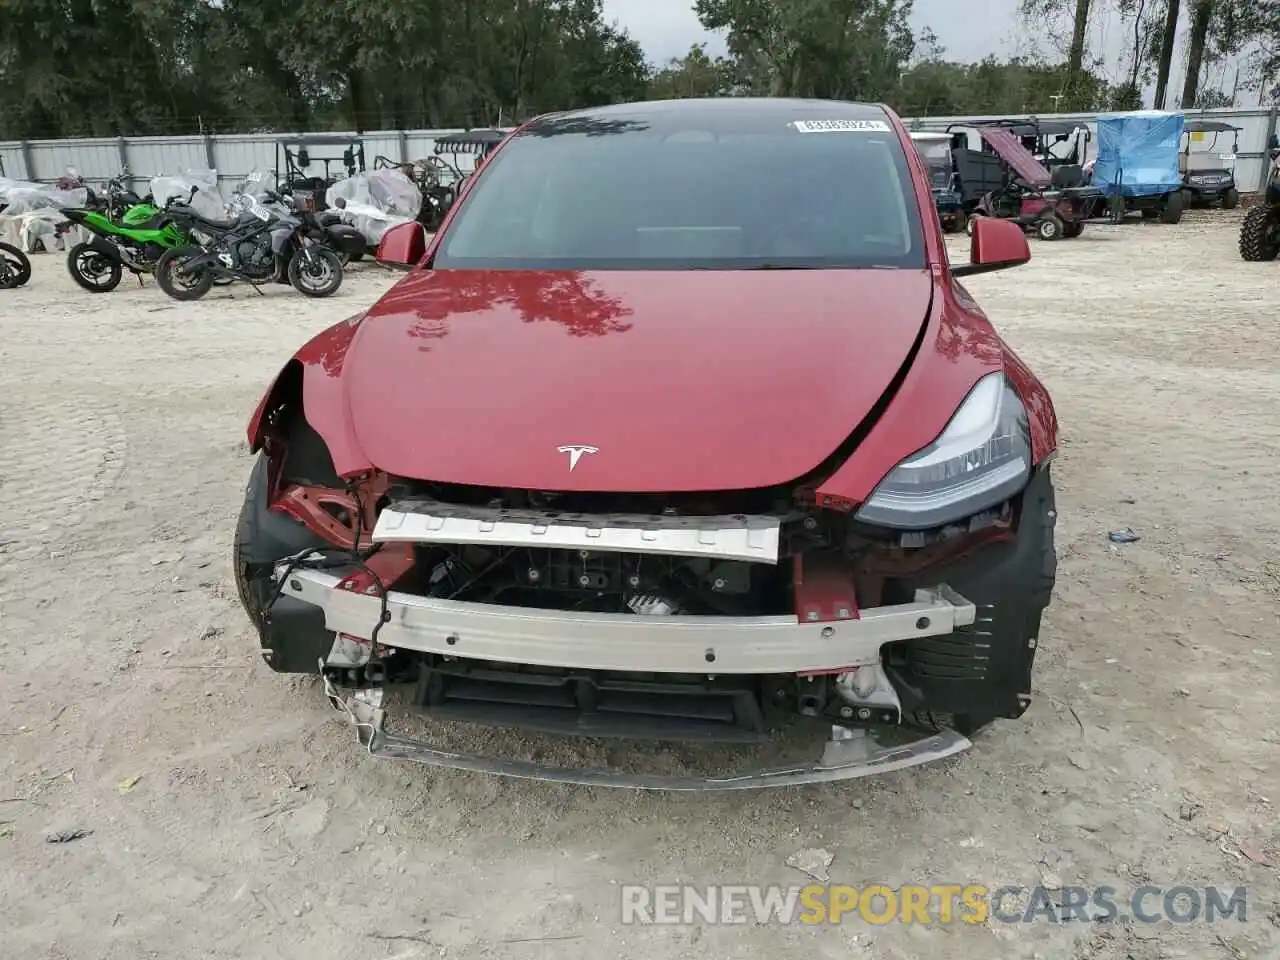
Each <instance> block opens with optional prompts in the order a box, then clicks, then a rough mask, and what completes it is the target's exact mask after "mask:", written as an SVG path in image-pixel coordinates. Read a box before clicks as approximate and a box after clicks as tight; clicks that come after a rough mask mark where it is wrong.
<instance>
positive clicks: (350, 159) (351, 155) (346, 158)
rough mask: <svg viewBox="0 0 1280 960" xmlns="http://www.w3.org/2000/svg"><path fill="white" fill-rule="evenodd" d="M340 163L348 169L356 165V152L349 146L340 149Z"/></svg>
mask: <svg viewBox="0 0 1280 960" xmlns="http://www.w3.org/2000/svg"><path fill="white" fill-rule="evenodd" d="M342 165H343V166H344V167H346V168H348V169H350V168H351V167H354V166H355V165H356V152H355V151H354V150H352V149H351V148H350V147H347V149H346V150H344V151H342Z"/></svg>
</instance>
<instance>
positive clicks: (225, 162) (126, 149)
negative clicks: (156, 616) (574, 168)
mask: <svg viewBox="0 0 1280 960" xmlns="http://www.w3.org/2000/svg"><path fill="white" fill-rule="evenodd" d="M1190 116H1192V114H1188V117H1190ZM1194 116H1197V117H1199V116H1203V117H1205V118H1206V119H1214V120H1224V121H1227V122H1229V123H1234V124H1236V125H1237V126H1239V127H1242V128H1243V130H1242V132H1241V134H1240V144H1239V150H1238V151H1237V160H1236V179H1237V182H1238V184H1239V187H1240V190H1241V192H1244V193H1248V192H1252V191H1254V190H1257V189H1258V188H1259V186H1260V185H1261V183H1262V180H1263V179H1264V178H1265V176H1266V171H1267V165H1268V156H1267V143H1268V140H1269V138H1270V136H1271V133H1272V131H1273V129H1274V127H1275V120H1276V112H1275V111H1274V110H1271V111H1268V110H1206V111H1204V112H1203V113H1196V114H1194ZM1040 118H1041V119H1044V120H1067V121H1071V120H1074V121H1078V122H1082V123H1085V124H1086V125H1088V126H1089V127H1090V128H1091V129H1092V130H1093V131H1094V133H1095V136H1094V139H1093V140H1092V141H1091V143H1090V153H1091V154H1092V153H1093V151H1094V149H1095V148H1096V146H1097V137H1096V119H1097V114H1078V113H1077V114H1065V113H1063V114H1041V115H1040ZM905 119H906V122H907V123H908V124H909V125H911V126H912V127H913V128H914V129H920V130H943V129H945V128H946V127H947V126H948V125H949V124H953V123H966V122H967V123H973V122H976V121H982V120H994V119H999V118H997V117H990V116H986V117H979V116H969V117H920V118H905ZM457 132H459V131H458V130H457V129H456V128H455V129H448V130H374V131H370V132H368V133H365V134H363V135H362V139H363V141H364V148H365V160H366V163H367V165H368V166H369V167H372V166H373V161H374V158H375V157H377V156H379V155H382V156H385V157H387V158H388V159H390V160H392V161H394V162H398V161H403V160H416V159H420V158H422V157H428V156H431V155H432V153H433V152H434V147H435V141H436V138H437V137H440V136H443V135H445V134H448V133H457ZM294 135H295V134H288V133H282V134H271V133H249V134H233V135H221V136H214V137H201V136H184V137H125V138H122V139H112V138H105V139H85V138H73V139H66V140H32V141H29V142H25V143H24V142H20V141H7V142H0V162H2V163H3V164H4V171H5V175H6V176H8V177H11V178H14V179H26V180H42V181H46V182H47V181H52V180H56V179H57V178H58V177H60V176H62V175H63V174H65V173H66V172H67V168H68V167H74V168H75V169H76V171H77V172H79V173H80V174H82V175H83V176H84V177H85V178H86V179H87V180H89V181H91V182H94V181H103V180H106V179H108V178H109V177H113V176H116V175H118V174H119V173H120V172H121V166H122V164H123V163H125V162H127V163H128V167H129V171H130V173H131V174H132V176H133V177H134V179H135V181H138V182H141V181H145V180H147V179H149V178H151V177H153V176H156V175H158V174H162V173H164V174H173V173H178V172H179V171H181V170H188V169H208V168H209V167H210V165H212V166H213V168H214V169H216V170H217V171H218V177H219V179H221V180H223V181H228V180H238V179H240V178H242V177H243V176H244V175H245V174H247V173H249V172H250V171H252V170H262V171H271V170H275V169H276V166H277V159H276V141H277V139H279V138H280V137H289V136H294ZM332 136H335V137H342V136H355V134H354V133H336V134H332ZM1202 148H1203V145H1201V144H1196V145H1194V146H1193V150H1196V149H1202ZM1229 149H1230V144H1229V143H1224V142H1223V141H1222V140H1219V142H1218V146H1217V148H1215V151H1214V152H1218V153H1225V152H1228V150H1229ZM312 152H313V154H315V155H317V156H322V155H324V152H325V151H324V150H323V149H317V150H313V151H312ZM330 152H331V154H333V155H337V154H338V153H340V148H334V150H332V151H330ZM27 158H29V160H30V167H29V168H28V163H27ZM448 159H450V160H453V159H456V160H457V161H458V165H459V167H460V168H461V169H462V170H463V171H464V172H465V171H467V170H470V169H472V164H473V160H474V158H473V157H472V156H470V155H467V154H463V155H460V156H458V157H457V158H454V157H452V156H450V157H449V158H448ZM330 166H331V169H334V165H333V164H331V165H330ZM281 172H282V171H281ZM307 172H308V173H309V174H311V175H313V176H315V175H322V174H323V173H324V165H323V164H322V163H312V165H311V167H310V168H309V169H308V171H307Z"/></svg>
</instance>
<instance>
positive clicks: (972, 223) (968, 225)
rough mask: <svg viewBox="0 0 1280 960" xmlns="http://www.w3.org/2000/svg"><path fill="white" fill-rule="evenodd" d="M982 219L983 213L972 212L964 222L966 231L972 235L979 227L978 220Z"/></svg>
mask: <svg viewBox="0 0 1280 960" xmlns="http://www.w3.org/2000/svg"><path fill="white" fill-rule="evenodd" d="M981 219H982V214H980V213H973V214H970V215H969V218H968V219H967V220H965V222H964V232H965V233H967V234H968V235H969V236H971V237H972V236H973V231H974V229H975V228H976V227H977V225H978V221H979V220H981Z"/></svg>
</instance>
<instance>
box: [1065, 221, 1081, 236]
mask: <svg viewBox="0 0 1280 960" xmlns="http://www.w3.org/2000/svg"><path fill="white" fill-rule="evenodd" d="M1082 233H1084V224H1083V223H1068V224H1067V225H1066V227H1065V228H1063V231H1062V235H1063V236H1064V237H1066V238H1067V239H1068V240H1074V239H1075V238H1076V237H1078V236H1080V234H1082Z"/></svg>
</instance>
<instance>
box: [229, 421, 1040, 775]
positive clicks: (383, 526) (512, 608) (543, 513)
mask: <svg viewBox="0 0 1280 960" xmlns="http://www.w3.org/2000/svg"><path fill="white" fill-rule="evenodd" d="M284 427H285V429H284V430H277V432H276V434H275V435H274V439H273V440H272V441H270V442H269V443H268V446H267V449H266V451H264V454H263V455H262V456H261V457H260V458H259V460H258V463H257V464H256V466H255V468H254V472H253V475H252V477H251V479H250V483H249V487H248V490H247V491H246V501H245V506H244V511H243V513H242V516H241V520H240V524H239V527H238V529H237V535H236V559H235V563H236V577H237V583H238V586H239V588H240V595H241V599H242V602H243V603H244V605H245V607H246V610H247V611H248V612H249V614H250V616H251V617H252V619H253V620H254V623H255V625H256V627H257V628H258V631H259V634H260V637H261V643H262V648H263V655H264V658H265V659H266V662H267V663H268V664H269V665H270V666H271V667H272V668H273V669H275V670H277V671H280V672H285V673H312V672H315V671H316V670H319V671H320V672H321V673H322V674H323V676H324V683H325V687H326V691H327V693H328V696H329V697H330V699H331V701H332V702H333V703H334V705H335V706H336V707H339V708H340V709H342V710H344V711H345V712H346V713H347V714H349V715H350V717H351V719H352V721H353V722H354V724H355V727H356V729H357V731H358V734H359V737H360V741H361V742H362V743H363V744H365V746H366V747H367V748H368V749H369V751H370V752H371V753H372V754H373V755H375V756H380V757H398V758H402V759H409V760H415V761H418V762H422V763H427V764H431V765H436V766H446V767H455V768H461V769H470V770H479V771H485V772H490V773H497V774H503V775H509V776H516V777H530V778H538V779H549V780H557V781H565V782H573V783H584V784H599V785H614V786H628V787H633V788H650V789H669V790H722V789H746V788H752V787H761V786H772V785H784V784H797V783H807V782H821V781H831V780H841V779H850V778H854V777H860V776H867V775H871V774H876V773H882V772H887V771H889V770H894V769H899V768H903V767H907V766H914V765H916V764H920V763H925V762H928V761H931V760H935V759H940V758H942V757H946V756H950V755H953V754H955V753H958V752H960V751H961V750H963V749H965V748H966V747H967V746H969V740H968V739H967V735H970V734H972V733H973V731H975V730H977V729H979V728H980V727H982V726H984V725H985V724H987V723H989V722H990V721H992V720H994V719H996V718H1000V717H1017V716H1020V715H1021V714H1022V712H1023V711H1024V710H1025V709H1026V707H1027V704H1028V703H1029V696H1030V676H1031V666H1032V661H1033V659H1034V654H1035V647H1036V640H1037V636H1038V631H1039V622H1040V616H1041V613H1042V611H1043V609H1044V608H1045V606H1046V605H1047V603H1048V600H1049V593H1050V590H1051V588H1052V584H1053V574H1054V570H1053V559H1052V558H1053V546H1052V528H1053V521H1054V516H1055V514H1054V506H1053V490H1052V485H1051V483H1050V479H1049V473H1048V469H1047V468H1041V469H1040V470H1037V471H1035V472H1033V473H1032V474H1031V476H1030V480H1029V482H1026V483H1025V484H1024V485H1022V486H1021V488H1020V489H1019V490H1018V491H1017V492H1016V493H1014V494H1013V495H1011V496H1009V497H1008V499H1006V500H1003V501H1002V502H1000V503H998V504H995V505H992V506H990V507H989V508H988V509H984V510H981V511H979V512H978V513H975V514H973V515H971V516H968V517H966V518H965V519H964V520H963V521H960V522H952V523H945V524H941V525H939V526H935V527H932V528H929V529H923V530H922V529H915V530H901V529H894V528H892V527H890V526H886V525H883V524H881V525H877V524H875V523H868V522H866V521H865V520H863V519H860V518H859V516H858V515H856V514H854V513H851V512H844V511H840V510H834V509H823V508H820V507H818V506H817V505H816V504H815V503H814V498H813V496H812V493H811V492H809V493H806V492H805V491H780V490H769V491H764V490H757V491H738V492H728V493H724V494H703V495H692V494H681V495H668V496H661V497H658V496H653V495H635V496H628V495H613V494H596V493H590V494H552V493H545V492H538V491H527V490H500V489H493V488H476V487H465V486H454V485H447V484H430V483H424V482H420V481H413V480H407V479H404V478H395V477H388V476H385V475H380V474H372V475H366V476H364V477H361V478H357V479H356V480H354V481H351V482H345V483H344V482H342V481H340V480H339V479H338V478H337V476H336V475H335V474H334V473H333V471H332V466H331V464H329V463H328V460H327V455H326V454H325V453H324V446H323V443H322V442H321V441H320V439H319V437H318V436H316V435H315V434H314V432H313V431H311V430H310V428H309V427H308V426H307V425H306V423H305V421H304V420H303V419H302V418H301V417H300V416H296V417H293V418H292V419H290V420H287V421H286V422H285V424H284ZM393 693H395V694H396V696H398V697H399V699H401V700H402V701H404V702H405V704H406V706H407V707H408V709H409V710H410V711H412V712H417V713H421V714H425V715H427V716H430V717H433V718H436V719H441V720H449V721H462V722H467V723H476V724H483V725H486V726H490V727H501V728H512V729H523V730H534V731H541V732H545V733H551V734H561V735H564V734H570V735H576V736H580V737H591V738H597V737H623V738H627V739H629V740H652V741H664V742H665V741H681V742H686V743H688V742H702V743H716V744H720V743H723V744H739V745H742V744H748V745H757V744H758V745H761V746H762V747H763V746H767V745H768V744H770V743H771V742H775V741H776V740H777V738H778V736H779V731H780V730H781V731H792V730H795V729H799V728H802V727H808V726H817V727H821V728H822V729H823V732H824V733H825V734H826V740H825V742H818V744H817V746H816V748H815V749H810V750H809V751H808V753H807V754H806V755H803V756H802V757H801V758H800V759H791V758H787V759H786V760H783V761H781V762H777V763H774V764H771V765H770V766H769V767H768V768H767V769H765V770H763V771H758V772H753V773H746V774H727V775H714V776H665V775H659V774H653V773H631V772H626V771H622V770H581V769H576V768H572V767H565V766H556V765H545V764H540V763H537V762H534V761H528V760H505V759H494V758H488V757H478V756H470V755H466V754H463V753H460V752H457V751H454V750H451V749H445V748H442V747H440V746H433V745H432V744H430V743H428V742H423V741H422V740H420V739H414V738H411V737H408V736H405V735H402V734H400V733H397V732H396V731H395V730H393V729H391V727H390V726H389V724H390V723H392V722H393V721H394V718H393V717H392V716H390V714H389V713H388V709H387V707H388V703H389V701H388V699H387V698H388V697H390V696H391V695H392V694H393ZM820 739H821V738H819V741H820ZM809 746H810V747H814V744H813V743H810V744H809Z"/></svg>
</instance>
